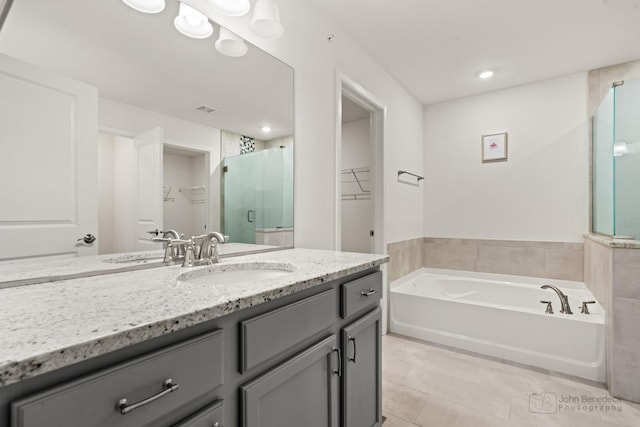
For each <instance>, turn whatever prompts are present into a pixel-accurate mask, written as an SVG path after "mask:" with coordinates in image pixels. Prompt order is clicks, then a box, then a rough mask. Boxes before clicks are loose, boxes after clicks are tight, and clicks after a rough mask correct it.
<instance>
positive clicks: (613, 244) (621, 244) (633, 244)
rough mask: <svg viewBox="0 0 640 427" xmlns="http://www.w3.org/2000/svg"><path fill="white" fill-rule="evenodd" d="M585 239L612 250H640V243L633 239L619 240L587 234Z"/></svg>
mask: <svg viewBox="0 0 640 427" xmlns="http://www.w3.org/2000/svg"><path fill="white" fill-rule="evenodd" d="M583 236H584V238H585V239H589V240H593V241H594V242H596V243H600V244H601V245H604V246H608V247H610V248H622V249H640V241H638V240H633V239H619V238H618V239H617V238H615V237H608V236H602V235H599V234H593V233H585V234H583Z"/></svg>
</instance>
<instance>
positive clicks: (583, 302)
mask: <svg viewBox="0 0 640 427" xmlns="http://www.w3.org/2000/svg"><path fill="white" fill-rule="evenodd" d="M595 303H596V302H595V301H582V308H581V309H580V313H582V314H589V308H587V304H595Z"/></svg>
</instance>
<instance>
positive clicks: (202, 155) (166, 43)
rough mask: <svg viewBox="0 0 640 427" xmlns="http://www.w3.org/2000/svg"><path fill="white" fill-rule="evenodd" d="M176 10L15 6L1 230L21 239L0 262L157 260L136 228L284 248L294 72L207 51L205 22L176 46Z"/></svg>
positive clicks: (107, 4) (5, 30)
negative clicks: (74, 257) (88, 239)
mask: <svg viewBox="0 0 640 427" xmlns="http://www.w3.org/2000/svg"><path fill="white" fill-rule="evenodd" d="M178 8H179V2H178V1H177V0H168V1H167V2H166V8H165V10H164V11H163V12H162V13H159V14H153V15H152V14H144V13H140V12H137V11H135V10H133V9H131V8H130V7H128V6H127V5H125V4H124V3H123V2H122V1H120V0H111V1H86V0H56V1H42V0H18V1H13V3H12V5H11V8H10V10H9V13H8V15H7V17H6V20H5V22H4V25H3V26H2V28H1V30H0V59H2V61H0V92H1V93H2V97H1V98H2V99H1V100H0V139H1V145H2V151H3V155H2V157H1V158H0V180H2V185H1V187H0V199H2V200H3V202H2V204H1V205H0V233H4V234H3V236H4V237H5V238H11V239H12V240H11V241H14V240H15V241H23V240H24V241H26V242H25V243H24V244H22V243H20V244H18V247H17V248H15V247H14V249H13V250H12V251H9V248H6V250H3V252H0V258H1V259H6V258H18V257H24V256H44V255H52V254H80V255H83V254H97V253H100V254H106V253H116V252H130V251H137V250H146V249H152V248H159V247H160V246H158V244H157V243H150V239H151V238H152V237H153V234H150V233H149V232H154V231H156V230H158V231H165V230H169V229H175V230H177V231H178V232H179V233H182V234H184V235H185V236H186V237H190V236H197V235H200V234H205V233H207V232H209V231H222V232H223V233H224V234H226V235H228V236H229V240H230V241H231V242H240V243H257V244H266V245H274V246H293V149H294V146H293V70H292V68H291V67H289V66H288V65H286V64H284V63H282V62H281V61H279V60H277V59H275V58H273V57H272V56H270V55H269V54H267V53H265V52H263V51H262V50H260V49H259V48H257V47H255V46H253V45H251V44H249V43H246V44H247V47H248V51H247V53H246V54H245V55H243V56H240V57H229V56H225V55H223V54H221V53H220V52H218V51H217V50H216V48H215V47H214V45H215V42H216V39H217V37H218V34H219V31H220V26H218V25H217V24H215V23H212V24H213V28H214V34H213V36H212V37H210V38H207V39H203V40H198V39H193V38H189V37H186V36H184V35H183V34H181V33H179V32H178V31H176V28H175V27H174V19H175V17H176V16H177V14H178ZM87 132H88V133H87ZM92 138H93V139H92ZM87 144H89V145H91V144H94V146H93V147H89V148H90V149H87V147H88V145H87ZM92 150H93V151H92ZM83 156H88V157H83ZM95 158H97V160H95ZM92 216H93V217H92ZM83 221H84V222H83ZM3 229H4V231H3ZM64 230H67V232H63V231H64ZM69 230H71V231H69ZM65 233H66V234H65ZM89 233H90V234H94V235H96V236H97V240H96V242H95V243H93V244H92V245H87V244H86V243H84V242H82V241H80V243H76V241H77V239H76V238H77V237H82V236H84V235H85V234H89ZM35 239H42V240H44V241H45V242H52V243H51V244H50V245H48V244H44V243H43V244H36V243H35V242H36V241H37V240H35ZM70 240H72V241H70ZM5 241H6V240H5ZM54 242H55V243H54ZM5 246H7V247H8V246H12V245H5Z"/></svg>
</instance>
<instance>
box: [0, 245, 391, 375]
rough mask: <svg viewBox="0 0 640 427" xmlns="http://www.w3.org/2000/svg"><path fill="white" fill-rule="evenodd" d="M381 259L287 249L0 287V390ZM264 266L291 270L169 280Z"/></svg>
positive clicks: (277, 296)
mask: <svg viewBox="0 0 640 427" xmlns="http://www.w3.org/2000/svg"><path fill="white" fill-rule="evenodd" d="M387 261H388V257H387V256H386V255H373V254H358V253H347V252H333V251H321V250H311V249H289V250H283V251H277V252H268V253H262V254H256V255H246V256H242V257H230V258H227V259H224V260H222V261H221V262H220V263H219V264H215V266H214V267H208V266H203V267H192V268H182V267H180V266H179V265H174V266H168V267H164V268H154V269H148V270H142V271H131V272H126V273H116V274H106V275H102V276H95V277H86V278H80V279H73V280H65V281H58V282H49V283H41V284H37V285H31V286H20V287H12V288H7V289H0V386H6V385H9V384H12V383H15V382H18V381H21V380H23V379H26V378H30V377H34V376H37V375H40V374H43V373H45V372H49V371H53V370H55V369H59V368H62V367H64V366H67V365H71V364H73V363H76V362H79V361H82V360H85V359H89V358H92V357H96V356H99V355H102V354H105V353H108V352H111V351H114V350H117V349H120V348H124V347H127V346H129V345H132V344H136V343H139V342H142V341H145V340H149V339H151V338H155V337H159V336H161V335H164V334H169V333H171V332H174V331H177V330H180V329H184V328H188V327H189V326H193V325H196V324H199V323H202V322H205V321H208V320H211V319H215V318H218V317H222V316H224V315H227V314H230V313H233V312H235V311H238V310H241V309H243V308H247V307H250V306H253V305H256V304H260V303H262V302H265V301H269V300H273V299H277V298H280V297H283V296H286V295H290V294H293V293H295V292H298V291H301V290H304V289H308V288H311V287H313V286H317V285H321V284H323V283H326V282H328V281H331V280H334V279H336V278H339V277H343V276H346V275H348V274H352V273H356V272H358V271H363V270H365V269H368V268H372V267H375V266H378V265H380V264H382V263H385V262H387ZM265 262H271V263H279V264H282V267H283V268H291V267H292V266H293V267H294V268H295V271H293V272H291V273H289V274H286V275H283V276H280V277H276V278H272V279H267V280H264V281H260V282H256V283H248V282H238V281H236V282H235V283H233V284H228V283H226V284H225V283H219V284H215V285H210V284H209V285H207V284H203V283H202V281H198V282H197V283H190V282H188V281H180V280H177V279H178V277H180V276H182V277H184V275H185V273H189V274H188V275H197V273H198V271H201V270H206V269H209V268H217V269H220V268H223V267H224V266H229V265H231V264H238V263H243V264H244V263H254V265H258V264H260V263H265Z"/></svg>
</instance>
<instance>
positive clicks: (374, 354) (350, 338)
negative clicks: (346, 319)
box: [342, 308, 382, 427]
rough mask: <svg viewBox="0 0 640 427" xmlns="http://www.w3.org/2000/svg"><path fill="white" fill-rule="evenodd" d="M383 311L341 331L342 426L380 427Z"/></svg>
mask: <svg viewBox="0 0 640 427" xmlns="http://www.w3.org/2000/svg"><path fill="white" fill-rule="evenodd" d="M381 313H382V310H381V309H380V308H377V309H375V310H374V311H372V312H371V313H369V314H366V315H365V316H363V317H361V318H360V319H358V320H356V321H355V322H353V323H352V324H350V325H349V326H347V327H346V328H344V329H342V348H343V352H344V369H343V376H342V393H343V395H342V399H343V411H342V426H343V427H377V426H379V425H380V424H381V423H382V395H381V394H382V393H381V390H382V359H381V357H382V356H381V349H382V328H381V322H382V314H381Z"/></svg>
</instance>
